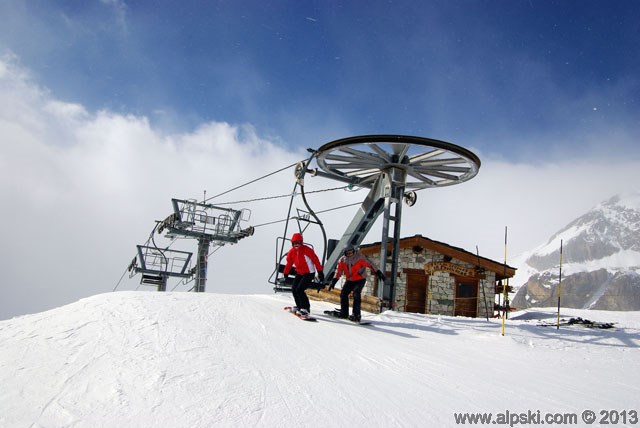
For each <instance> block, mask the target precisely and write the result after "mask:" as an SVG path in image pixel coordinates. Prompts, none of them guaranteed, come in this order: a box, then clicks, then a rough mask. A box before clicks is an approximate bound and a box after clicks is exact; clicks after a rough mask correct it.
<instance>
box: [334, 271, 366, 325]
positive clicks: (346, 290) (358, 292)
mask: <svg viewBox="0 0 640 428" xmlns="http://www.w3.org/2000/svg"><path fill="white" fill-rule="evenodd" d="M366 282H367V280H366V279H359V280H357V281H345V282H344V284H342V291H341V292H340V316H341V317H345V318H346V317H348V316H349V294H351V293H353V312H352V314H353V315H355V316H357V317H359V316H360V306H361V305H362V289H363V288H364V284H365V283H366Z"/></svg>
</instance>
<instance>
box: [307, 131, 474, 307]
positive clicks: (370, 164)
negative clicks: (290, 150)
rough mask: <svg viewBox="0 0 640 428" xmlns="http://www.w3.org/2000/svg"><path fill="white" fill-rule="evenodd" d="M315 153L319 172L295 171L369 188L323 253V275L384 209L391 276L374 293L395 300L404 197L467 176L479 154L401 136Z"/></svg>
mask: <svg viewBox="0 0 640 428" xmlns="http://www.w3.org/2000/svg"><path fill="white" fill-rule="evenodd" d="M315 157H316V161H317V164H318V166H319V168H320V171H318V170H309V169H307V166H304V167H303V168H299V169H298V170H299V171H300V172H299V175H302V176H303V175H304V173H305V172H311V173H313V174H316V175H319V176H323V177H327V178H330V179H334V180H338V181H342V182H345V183H349V184H352V185H354V186H359V187H365V188H369V189H370V190H369V193H368V195H367V197H366V198H365V200H364V202H363V203H362V205H361V206H360V208H359V210H358V212H357V213H356V215H355V217H354V218H353V220H352V221H351V223H350V224H349V226H348V227H347V229H346V231H345V232H344V234H343V235H342V238H341V239H340V240H339V242H338V244H337V245H336V247H335V249H334V251H333V252H332V253H331V254H330V255H329V256H328V258H327V261H326V263H325V266H324V270H325V272H326V274H327V277H328V278H331V277H332V276H333V275H334V273H335V269H336V267H337V264H338V260H339V258H340V256H341V254H342V250H343V249H344V247H345V246H346V245H347V244H351V245H353V246H359V245H360V244H361V243H362V241H363V239H364V238H365V236H366V235H367V233H368V232H369V230H370V229H371V227H372V226H373V224H374V222H375V221H376V219H377V218H378V217H379V216H380V215H381V214H382V239H381V250H380V269H382V270H385V271H386V272H389V273H390V275H387V279H386V281H385V283H384V286H382V287H378V297H379V298H380V299H381V300H382V301H383V302H388V304H389V305H393V301H394V300H393V299H394V288H395V281H396V277H397V273H398V263H397V262H398V249H399V248H398V246H399V241H400V221H401V217H402V201H403V199H404V200H405V201H406V202H407V204H408V205H409V206H412V205H413V204H414V203H415V202H416V193H415V191H417V190H420V189H427V188H434V187H444V186H452V185H455V184H459V183H462V182H465V181H467V180H470V179H471V178H473V177H475V176H476V174H477V173H478V170H479V169H480V159H479V158H478V157H477V156H476V155H475V154H473V153H472V152H471V151H469V150H467V149H465V148H463V147H459V146H456V145H455V144H451V143H447V142H444V141H440V140H434V139H430V138H422V137H413V136H404V135H364V136H357V137H349V138H343V139H340V140H336V141H333V142H330V143H327V144H325V145H323V146H322V147H320V148H319V149H318V150H317V151H316V155H315ZM299 178H302V177H299ZM388 267H390V269H388Z"/></svg>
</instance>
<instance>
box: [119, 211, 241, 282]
mask: <svg viewBox="0 0 640 428" xmlns="http://www.w3.org/2000/svg"><path fill="white" fill-rule="evenodd" d="M171 202H172V205H173V214H171V215H169V216H168V217H167V218H166V219H165V220H163V221H162V222H159V225H158V226H157V227H156V229H155V230H157V232H158V233H162V232H163V231H164V230H166V231H167V233H166V237H167V238H171V239H175V238H191V239H196V240H197V241H198V255H197V258H196V266H195V269H192V270H191V271H189V272H187V271H186V268H187V266H188V264H189V261H190V259H191V253H186V252H181V251H176V250H169V249H160V248H157V247H153V248H152V247H149V246H138V258H139V266H138V262H137V261H136V260H134V266H133V272H134V273H138V272H140V273H142V279H141V281H140V282H141V283H148V284H155V285H158V291H165V290H166V281H167V277H170V276H176V277H181V278H186V277H194V278H195V285H194V287H193V288H192V290H193V291H195V292H204V291H205V288H206V284H207V268H208V256H209V251H210V248H211V245H214V246H223V245H226V244H235V243H237V242H238V241H239V240H240V239H242V238H246V237H248V236H252V235H253V232H254V228H253V226H249V227H248V228H245V229H242V228H240V222H241V221H247V220H249V217H250V214H251V213H250V211H249V210H247V209H242V210H235V209H231V208H224V207H220V206H216V205H212V204H208V203H205V202H198V201H196V200H183V199H172V200H171ZM155 230H154V231H155ZM176 261H179V262H181V263H176ZM176 266H177V268H176ZM130 270H132V269H130Z"/></svg>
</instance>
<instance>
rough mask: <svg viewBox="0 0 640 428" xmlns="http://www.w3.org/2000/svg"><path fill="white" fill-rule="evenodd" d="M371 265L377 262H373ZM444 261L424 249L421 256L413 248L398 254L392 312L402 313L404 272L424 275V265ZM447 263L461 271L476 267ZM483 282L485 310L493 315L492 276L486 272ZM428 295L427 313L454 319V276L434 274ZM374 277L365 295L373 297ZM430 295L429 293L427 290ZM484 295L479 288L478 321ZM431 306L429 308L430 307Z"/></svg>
mask: <svg viewBox="0 0 640 428" xmlns="http://www.w3.org/2000/svg"><path fill="white" fill-rule="evenodd" d="M372 261H373V262H374V263H376V262H377V260H374V259H372ZM442 261H445V258H444V255H442V254H440V253H437V252H434V251H431V250H427V249H423V250H422V251H421V252H415V251H414V250H413V249H412V248H404V249H401V250H400V254H399V257H398V263H399V266H400V267H399V269H398V274H399V275H398V278H397V279H396V289H395V299H394V304H393V309H394V310H396V311H404V308H405V301H406V291H407V277H406V274H405V273H404V271H403V270H404V269H416V270H420V271H424V266H425V264H426V263H433V262H442ZM449 261H450V263H454V264H457V265H460V266H462V267H464V268H468V269H475V265H472V264H469V263H465V262H462V261H460V260H456V259H451V260H449ZM386 268H387V272H390V271H391V264H387V267H386ZM485 276H486V278H485V280H484V281H481V283H480V285H484V294H485V295H486V308H487V311H488V312H489V315H490V316H492V315H493V304H494V300H495V286H494V284H495V273H494V272H490V271H487V272H486V274H485ZM429 281H430V283H429V286H430V293H429V296H428V300H427V308H426V312H427V313H431V314H436V315H453V314H454V309H455V308H454V304H455V288H454V286H455V276H454V275H452V274H450V273H448V272H442V271H441V272H434V273H433V275H431V277H430V279H429ZM373 284H374V276H373V275H371V276H370V277H369V278H368V280H367V284H366V285H365V289H364V294H369V295H372V293H373ZM428 291H429V290H428ZM485 295H483V290H482V287H481V286H479V287H478V306H477V313H478V317H482V318H484V317H485V316H486V311H485ZM429 303H430V304H429Z"/></svg>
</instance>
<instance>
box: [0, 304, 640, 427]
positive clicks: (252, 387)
mask: <svg viewBox="0 0 640 428" xmlns="http://www.w3.org/2000/svg"><path fill="white" fill-rule="evenodd" d="M290 303H291V298H290V296H282V295H265V296H258V295H257V296H230V295H216V294H211V293H206V294H201V295H198V294H192V293H149V292H119V293H111V294H105V295H99V296H94V297H92V298H88V299H83V300H80V301H78V302H76V303H74V304H71V305H67V306H64V307H61V308H57V309H54V310H51V311H47V312H43V313H40V314H34V315H28V316H23V317H19V318H14V319H11V320H7V321H1V322H0V382H1V384H2V385H3V387H2V389H1V390H0V405H1V406H2V409H3V411H2V413H0V426H2V427H34V428H36V427H115V426H135V427H158V426H171V427H190V428H194V427H203V428H204V427H240V426H242V427H323V428H326V427H344V426H351V427H365V426H366V427H418V426H455V420H454V417H453V414H454V412H493V413H497V412H504V411H505V410H507V409H509V410H510V411H513V412H526V411H527V410H529V409H530V410H534V411H535V410H541V411H542V412H543V413H544V412H575V413H577V414H578V415H580V413H581V412H582V411H583V410H585V409H591V410H594V411H596V413H597V412H598V411H599V410H603V409H615V410H618V411H623V410H625V409H626V410H632V409H634V408H635V410H638V411H640V409H639V408H638V407H637V397H638V396H639V395H640V387H639V386H638V385H640V375H639V374H638V372H639V371H638V370H637V367H638V361H639V359H638V357H640V355H639V348H640V313H638V312H632V313H606V312H600V311H593V312H587V311H583V312H576V313H579V314H588V315H580V316H583V317H586V318H590V319H594V318H593V317H595V316H600V317H605V318H604V319H602V321H614V322H618V324H619V325H618V328H616V329H615V330H613V331H610V330H588V329H581V328H577V327H576V328H561V329H560V330H556V329H555V327H539V326H537V325H536V322H537V321H536V320H526V317H522V318H523V319H521V320H518V319H513V320H508V321H507V326H506V336H504V337H502V336H501V335H500V330H501V324H500V320H490V321H489V322H487V321H486V320H484V319H469V318H454V317H444V316H427V315H417V314H407V313H400V312H385V313H383V314H380V315H370V314H367V315H366V318H368V319H370V320H372V321H373V323H374V324H373V325H372V326H356V325H347V324H346V323H344V322H342V321H338V320H334V319H331V318H330V317H326V316H323V315H322V311H323V310H325V309H331V308H333V305H331V304H328V303H319V302H312V313H313V314H314V316H316V317H317V318H318V320H319V321H318V322H315V323H310V322H302V321H300V320H298V319H297V318H295V317H293V316H292V315H291V314H288V313H287V312H285V311H283V310H282V307H283V306H285V305H287V304H290ZM536 311H539V313H536ZM549 311H550V310H547V312H546V313H545V312H544V310H538V309H536V310H535V311H534V310H531V312H529V313H527V315H529V314H532V317H534V318H535V317H536V316H538V315H539V316H542V317H543V318H544V317H547V318H549V319H553V320H554V318H551V317H552V316H553V313H552V312H549ZM574 312H575V311H574ZM590 316H591V317H590ZM516 318H517V317H516ZM538 319H539V318H538ZM634 406H635V407H634ZM591 426H596V425H591Z"/></svg>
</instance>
